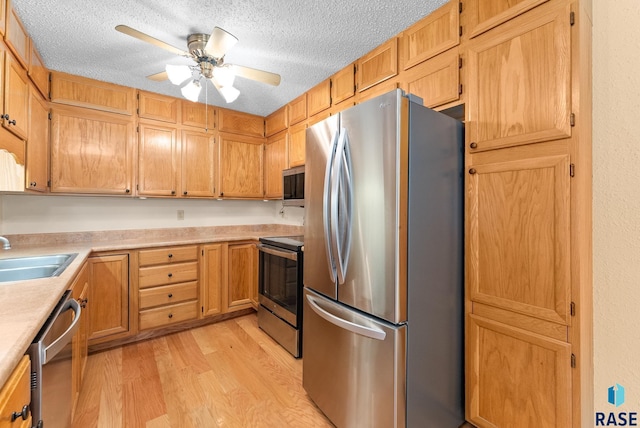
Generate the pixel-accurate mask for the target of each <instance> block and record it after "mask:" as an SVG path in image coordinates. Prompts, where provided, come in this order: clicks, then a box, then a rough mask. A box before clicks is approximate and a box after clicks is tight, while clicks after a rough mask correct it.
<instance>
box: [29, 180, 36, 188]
mask: <svg viewBox="0 0 640 428" xmlns="http://www.w3.org/2000/svg"><path fill="white" fill-rule="evenodd" d="M37 184H38V183H36V182H35V181H32V182H31V183H29V186H31V187H36V185H37Z"/></svg>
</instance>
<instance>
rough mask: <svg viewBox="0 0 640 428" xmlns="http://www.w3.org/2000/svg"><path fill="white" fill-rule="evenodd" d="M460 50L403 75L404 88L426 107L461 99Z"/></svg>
mask: <svg viewBox="0 0 640 428" xmlns="http://www.w3.org/2000/svg"><path fill="white" fill-rule="evenodd" d="M459 58H460V57H459V55H458V49H451V50H449V51H447V52H444V53H442V54H440V55H438V56H436V57H434V58H431V59H428V60H426V61H424V62H422V63H421V64H419V65H417V66H415V67H413V68H411V69H410V70H407V71H405V72H403V73H402V74H401V80H402V88H403V89H404V90H405V91H407V92H408V93H410V94H414V95H417V96H418V97H420V98H422V101H423V103H424V105H425V106H426V107H431V108H433V107H437V106H440V105H443V104H446V103H450V102H453V101H457V100H459V99H460V73H459V64H460V63H459Z"/></svg>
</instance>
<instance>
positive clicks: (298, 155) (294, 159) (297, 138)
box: [289, 123, 307, 168]
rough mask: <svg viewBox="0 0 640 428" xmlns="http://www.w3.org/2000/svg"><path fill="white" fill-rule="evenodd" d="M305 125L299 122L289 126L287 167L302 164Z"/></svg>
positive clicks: (305, 139)
mask: <svg viewBox="0 0 640 428" xmlns="http://www.w3.org/2000/svg"><path fill="white" fill-rule="evenodd" d="M306 141H307V125H306V124H305V123H301V124H299V125H295V126H292V127H291V128H289V168H292V167H294V166H300V165H304V162H305V144H306Z"/></svg>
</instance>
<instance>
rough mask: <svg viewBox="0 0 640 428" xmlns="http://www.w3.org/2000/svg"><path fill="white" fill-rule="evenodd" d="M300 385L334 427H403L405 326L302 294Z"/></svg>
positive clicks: (312, 294) (404, 403)
mask: <svg viewBox="0 0 640 428" xmlns="http://www.w3.org/2000/svg"><path fill="white" fill-rule="evenodd" d="M303 313H304V321H303V325H304V335H305V340H303V342H302V346H303V355H304V364H303V366H302V370H303V374H302V383H303V386H304V388H305V390H306V391H307V393H308V394H309V396H310V397H311V399H313V401H314V402H315V403H316V404H317V405H318V407H319V408H320V409H321V410H322V411H323V412H324V414H325V415H327V417H328V418H329V419H330V420H331V421H332V422H333V423H334V424H335V425H336V426H337V427H338V428H347V427H371V428H375V427H380V428H383V427H384V428H389V427H402V428H403V427H405V406H406V399H405V388H406V383H405V382H406V381H405V378H406V369H405V345H406V326H405V325H402V326H394V325H392V324H388V323H384V322H380V321H378V320H375V319H374V318H371V317H368V316H366V315H362V314H361V313H359V312H356V311H354V310H352V309H349V308H347V307H345V306H343V305H340V304H337V303H335V302H333V301H331V300H329V299H326V298H324V297H323V296H321V295H319V294H317V293H314V292H313V291H310V290H308V289H306V288H305V292H304V310H303Z"/></svg>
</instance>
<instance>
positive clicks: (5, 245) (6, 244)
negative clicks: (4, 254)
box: [0, 236, 11, 250]
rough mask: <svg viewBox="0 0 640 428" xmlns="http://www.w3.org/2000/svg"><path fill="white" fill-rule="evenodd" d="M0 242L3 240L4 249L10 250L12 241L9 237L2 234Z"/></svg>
mask: <svg viewBox="0 0 640 428" xmlns="http://www.w3.org/2000/svg"><path fill="white" fill-rule="evenodd" d="M0 242H2V249H3V250H10V249H11V242H9V240H8V239H7V238H5V237H4V236H0Z"/></svg>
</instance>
